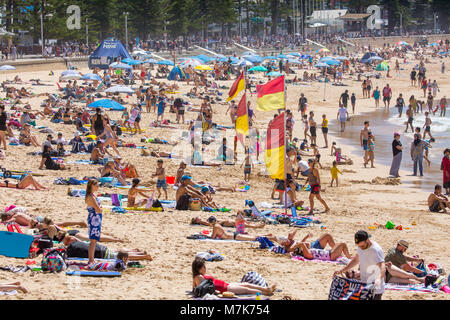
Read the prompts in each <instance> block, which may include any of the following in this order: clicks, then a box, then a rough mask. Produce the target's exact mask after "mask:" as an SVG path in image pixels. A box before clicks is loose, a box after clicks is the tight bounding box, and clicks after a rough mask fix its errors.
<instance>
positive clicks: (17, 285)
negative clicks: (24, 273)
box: [0, 282, 28, 293]
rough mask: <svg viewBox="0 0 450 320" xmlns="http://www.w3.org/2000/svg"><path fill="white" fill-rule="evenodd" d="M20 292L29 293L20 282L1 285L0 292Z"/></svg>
mask: <svg viewBox="0 0 450 320" xmlns="http://www.w3.org/2000/svg"><path fill="white" fill-rule="evenodd" d="M13 290H18V291H21V292H23V293H28V290H27V289H25V288H24V287H23V286H21V283H20V282H12V283H0V291H1V292H4V291H13Z"/></svg>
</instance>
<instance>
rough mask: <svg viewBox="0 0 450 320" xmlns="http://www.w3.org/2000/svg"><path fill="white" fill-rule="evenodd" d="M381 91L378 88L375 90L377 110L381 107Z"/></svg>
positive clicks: (373, 94) (373, 95)
mask: <svg viewBox="0 0 450 320" xmlns="http://www.w3.org/2000/svg"><path fill="white" fill-rule="evenodd" d="M380 95H381V92H380V89H379V88H378V86H376V88H375V90H373V93H372V97H373V98H374V99H375V108H378V107H379V106H380Z"/></svg>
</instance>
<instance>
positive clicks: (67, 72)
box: [61, 70, 80, 77]
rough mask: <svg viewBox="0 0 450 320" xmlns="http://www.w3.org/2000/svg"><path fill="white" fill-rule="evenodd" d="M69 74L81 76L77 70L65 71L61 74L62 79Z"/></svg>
mask: <svg viewBox="0 0 450 320" xmlns="http://www.w3.org/2000/svg"><path fill="white" fill-rule="evenodd" d="M68 74H80V73H79V72H78V71H76V70H65V71H63V72H61V77H63V76H66V75H68Z"/></svg>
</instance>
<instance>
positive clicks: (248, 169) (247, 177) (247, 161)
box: [240, 147, 253, 182]
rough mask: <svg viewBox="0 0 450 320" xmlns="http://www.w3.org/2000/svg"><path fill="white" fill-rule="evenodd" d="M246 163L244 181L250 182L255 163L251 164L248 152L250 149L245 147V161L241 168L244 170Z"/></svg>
mask: <svg viewBox="0 0 450 320" xmlns="http://www.w3.org/2000/svg"><path fill="white" fill-rule="evenodd" d="M244 163H245V166H244V180H245V181H246V182H247V181H250V173H251V172H252V169H253V163H250V153H249V151H248V147H245V160H244V162H242V164H241V166H240V168H242V165H243V164H244Z"/></svg>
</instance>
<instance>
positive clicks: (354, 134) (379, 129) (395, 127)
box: [319, 107, 450, 191]
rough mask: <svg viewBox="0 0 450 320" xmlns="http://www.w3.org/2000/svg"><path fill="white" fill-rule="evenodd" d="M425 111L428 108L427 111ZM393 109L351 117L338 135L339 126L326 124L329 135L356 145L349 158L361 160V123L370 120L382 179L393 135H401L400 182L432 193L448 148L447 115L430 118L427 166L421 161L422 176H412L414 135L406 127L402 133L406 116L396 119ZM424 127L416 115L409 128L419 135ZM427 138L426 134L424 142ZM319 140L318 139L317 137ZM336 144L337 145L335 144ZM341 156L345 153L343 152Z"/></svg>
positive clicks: (449, 128)
mask: <svg viewBox="0 0 450 320" xmlns="http://www.w3.org/2000/svg"><path fill="white" fill-rule="evenodd" d="M427 109H428V108H427ZM398 116H399V113H398V110H397V108H392V107H391V108H390V110H385V109H384V108H379V109H377V110H375V111H373V112H368V113H363V114H361V115H358V116H353V117H351V119H350V120H349V121H348V122H347V126H346V129H345V132H344V133H341V132H338V130H339V128H340V127H339V124H338V122H337V121H336V120H333V121H330V132H333V133H335V134H336V136H337V138H338V140H341V139H342V140H343V141H345V142H346V143H348V142H349V143H350V144H351V145H353V146H357V147H358V149H357V151H355V152H353V153H352V155H351V156H352V157H362V150H360V148H359V146H360V141H359V134H360V131H361V129H362V128H363V124H364V121H366V120H369V121H370V128H371V130H372V131H373V133H374V136H375V139H376V143H375V166H376V165H377V164H381V165H384V166H387V167H388V168H387V170H386V177H387V176H388V175H389V167H390V165H391V163H392V141H393V139H394V138H393V134H394V132H398V133H400V135H401V138H400V141H401V142H402V144H403V147H404V149H403V159H402V164H401V170H405V171H406V175H405V174H404V175H402V183H403V184H404V185H407V186H409V187H411V188H419V189H422V190H424V191H430V190H431V191H432V190H433V188H434V185H435V184H441V185H442V171H441V170H440V166H441V160H442V157H443V151H444V150H445V149H446V148H450V112H449V110H447V116H446V117H439V116H438V114H436V115H435V116H433V115H431V121H432V124H431V134H432V135H433V137H434V138H435V139H436V142H434V143H433V144H432V148H431V149H430V150H429V159H430V161H431V165H430V166H428V164H427V163H426V161H425V160H424V162H423V168H424V177H421V178H419V177H412V176H410V175H412V173H413V162H412V160H411V157H410V148H411V143H412V142H413V140H414V133H411V128H409V131H408V133H405V132H404V131H405V128H406V124H405V122H406V121H407V118H406V115H405V114H404V113H403V114H402V117H401V118H399V117H398ZM424 124H425V115H424V114H423V113H418V114H416V115H414V122H413V127H414V128H415V127H420V128H421V133H422V134H423V129H422V127H423V125H424ZM427 139H429V137H428V135H427V137H426V140H427ZM319 140H320V138H319ZM338 144H339V143H338ZM344 153H345V150H344Z"/></svg>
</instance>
